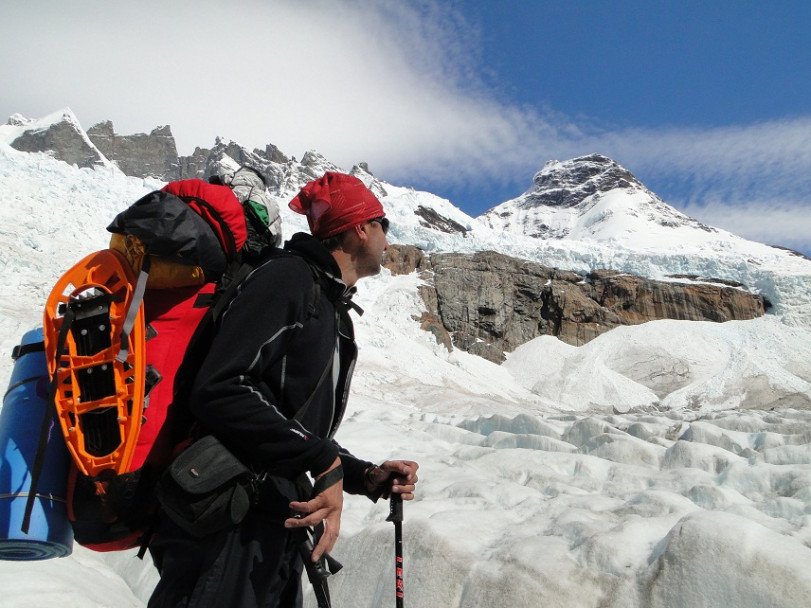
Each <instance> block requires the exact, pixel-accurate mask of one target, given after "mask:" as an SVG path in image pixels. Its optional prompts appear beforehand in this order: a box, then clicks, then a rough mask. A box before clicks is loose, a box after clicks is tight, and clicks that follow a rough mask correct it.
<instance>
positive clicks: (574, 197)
mask: <svg viewBox="0 0 811 608" xmlns="http://www.w3.org/2000/svg"><path fill="white" fill-rule="evenodd" d="M532 181H533V183H534V187H533V188H532V189H531V190H529V191H528V192H526V193H525V195H529V194H532V196H527V198H526V199H525V200H524V204H525V205H539V204H542V205H548V206H550V207H575V206H577V205H579V204H580V203H582V202H583V200H584V199H585V198H587V197H589V196H591V195H593V194H595V193H596V192H609V191H610V190H614V189H615V188H624V189H632V188H644V186H642V184H641V183H639V181H638V180H637V179H636V178H635V177H634V176H633V174H632V173H631V172H630V171H628V170H627V169H625V168H624V167H622V166H621V165H619V164H618V163H617V162H615V161H614V160H612V159H610V158H608V157H607V156H603V155H602V154H591V155H589V156H581V157H578V158H573V159H571V160H567V161H558V160H550V161H548V162H547V163H546V164H545V165H544V167H543V169H541V170H540V171H538V172H537V173H536V174H535V177H534V178H533V180H532Z"/></svg>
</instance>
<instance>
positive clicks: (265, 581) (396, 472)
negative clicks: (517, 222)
mask: <svg viewBox="0 0 811 608" xmlns="http://www.w3.org/2000/svg"><path fill="white" fill-rule="evenodd" d="M290 208H291V209H292V210H293V211H295V212H297V213H300V214H303V215H306V217H307V221H308V224H309V226H310V231H311V233H312V236H310V235H307V234H304V233H298V234H296V235H294V236H293V238H292V239H291V240H290V241H289V242H288V243H286V245H285V250H286V251H287V253H286V254H281V255H273V256H270V257H269V259H268V261H266V262H265V263H264V264H262V265H261V266H259V267H258V268H257V269H256V270H254V271H253V272H252V273H251V274H250V275H249V276H248V277H247V278H246V279H245V281H244V282H243V283H242V285H241V286H240V290H239V292H238V294H237V296H236V297H235V298H234V300H233V301H232V302H231V303H230V304H229V306H228V309H227V311H226V312H225V313H224V314H223V316H222V317H221V321H220V326H219V328H218V331H217V335H216V337H215V339H214V342H213V344H212V346H211V349H210V352H209V354H208V355H207V357H206V359H205V361H204V363H203V364H202V366H201V368H200V370H199V372H198V374H197V377H196V380H195V386H194V388H193V391H192V395H191V408H192V412H193V413H194V415H195V417H196V418H197V420H199V422H200V423H201V425H202V426H203V427H204V428H205V429H207V430H208V431H209V432H212V433H214V434H215V435H216V436H217V437H218V438H219V439H220V441H222V443H223V444H225V445H226V446H227V447H228V448H229V449H230V450H231V451H233V452H234V453H235V454H236V455H237V456H239V457H240V459H241V460H242V461H243V462H245V463H246V464H248V465H249V466H250V467H251V468H252V469H253V470H254V471H261V472H263V473H267V474H268V476H269V477H268V480H267V481H266V482H264V483H262V484H261V486H260V487H259V491H258V496H257V499H256V501H255V504H254V505H253V506H252V507H251V509H250V511H249V512H248V515H247V516H246V517H245V519H244V520H243V521H242V522H241V523H240V524H239V525H238V526H236V527H234V528H229V529H228V530H226V531H225V532H222V533H215V534H213V535H211V536H209V537H206V538H203V539H196V538H193V537H190V536H188V535H186V534H184V533H183V532H182V531H180V530H179V529H178V528H177V527H175V526H174V525H173V524H171V522H168V521H162V522H161V523H160V524H159V527H158V530H157V533H156V537H155V539H154V540H153V542H152V544H151V546H150V551H151V552H152V555H153V559H154V561H155V564H156V566H157V567H158V570H159V572H160V574H161V580H160V582H159V584H158V586H157V587H156V589H155V592H154V593H153V595H152V598H151V599H150V602H149V606H150V608H159V607H160V608H163V607H168V606H172V607H175V606H188V607H195V608H199V607H212V608H215V607H216V608H223V607H228V608H258V607H261V608H275V607H277V606H278V607H297V606H301V601H302V600H301V597H302V594H301V571H302V561H301V558H300V556H299V551H300V546H301V540H302V530H301V528H307V527H312V526H316V525H319V524H321V523H322V522H323V529H324V531H323V534H322V535H321V537H320V540H319V541H318V543H317V545H316V546H315V548H314V550H313V551H312V554H311V556H310V557H309V559H312V560H313V561H314V562H316V561H317V560H319V558H321V556H322V555H323V554H324V553H325V552H328V551H329V550H331V549H332V547H333V545H334V544H335V541H336V539H337V538H338V533H339V531H340V522H341V509H342V506H343V492H344V491H346V492H349V493H353V494H365V495H367V496H369V497H370V498H372V499H373V500H377V498H379V497H380V496H381V495H384V496H386V495H388V494H390V493H392V492H393V493H397V494H400V495H401V496H402V497H403V498H404V499H406V500H410V499H412V498H413V497H414V494H413V492H414V484H416V482H417V468H418V465H417V464H416V463H415V462H412V461H407V460H396V461H386V462H384V463H383V464H381V465H380V466H375V465H373V464H372V463H370V462H367V461H364V460H360V459H358V458H356V457H354V456H352V455H351V454H350V453H349V452H347V451H346V450H344V449H343V448H341V447H340V446H339V445H338V444H337V443H336V442H335V441H334V440H333V439H332V436H333V435H334V433H335V431H336V430H337V428H338V425H339V424H340V422H341V418H342V416H343V414H344V408H345V407H346V399H347V394H348V391H349V384H350V379H351V376H352V370H353V368H354V364H355V359H356V355H357V347H356V345H355V341H354V333H353V326H352V320H351V318H350V317H349V314H348V313H349V309H350V308H352V307H355V305H354V304H353V303H352V302H351V300H350V298H351V296H352V294H353V293H354V285H355V283H356V282H357V281H358V280H359V279H362V278H364V277H368V276H372V275H375V274H377V273H379V272H380V265H381V259H382V256H383V253H384V252H385V251H386V248H387V247H388V244H387V242H386V232H387V230H388V220H387V219H386V217H385V213H384V211H383V207H382V205H381V204H380V201H379V200H378V199H377V198H376V197H375V196H374V194H372V192H371V191H369V190H368V189H367V188H366V187H365V186H364V185H363V183H362V182H361V181H360V180H359V179H357V178H355V177H352V176H349V175H344V174H341V173H327V174H325V175H324V176H323V177H321V178H319V179H317V180H315V181H313V182H310V183H309V184H307V185H306V186H305V187H304V188H302V190H301V192H299V194H298V195H297V196H296V197H295V198H294V199H293V200H292V201H291V202H290ZM304 473H309V474H310V475H311V476H312V477H313V478H314V479H315V481H316V484H315V485H316V491H317V493H316V495H315V496H312V497H309V496H307V495H306V493H305V492H303V491H302V489H301V485H302V484H301V479H302V474H304ZM297 480H298V481H297ZM325 486H326V487H325Z"/></svg>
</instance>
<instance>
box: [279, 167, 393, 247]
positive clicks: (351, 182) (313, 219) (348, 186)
mask: <svg viewBox="0 0 811 608" xmlns="http://www.w3.org/2000/svg"><path fill="white" fill-rule="evenodd" d="M288 206H289V207H290V208H291V209H292V210H293V211H295V212H296V213H300V214H301V215H306V216H307V223H308V224H309V225H310V232H312V234H313V236H314V237H316V238H318V239H325V238H327V237H330V236H332V235H334V234H338V233H339V232H343V231H344V230H349V229H350V228H352V227H354V226H358V225H360V224H362V223H363V222H367V221H369V220H371V219H374V218H376V217H383V216H384V215H386V213H385V212H384V211H383V205H381V204H380V201H379V200H377V197H376V196H375V195H374V194H372V192H371V191H370V190H369V189H368V188H367V187H366V186H364V185H363V182H362V181H360V180H359V179H358V178H357V177H353V176H351V175H346V174H344V173H331V172H328V173H325V174H324V175H323V176H322V177H319V178H318V179H316V180H314V181H311V182H310V183H308V184H307V185H306V186H304V187H303V188H302V189H301V191H300V192H299V193H298V194H297V195H296V197H295V198H294V199H293V200H292V201H290V203H289V205H288Z"/></svg>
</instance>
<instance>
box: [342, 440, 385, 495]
mask: <svg viewBox="0 0 811 608" xmlns="http://www.w3.org/2000/svg"><path fill="white" fill-rule="evenodd" d="M333 442H334V443H335V445H336V447H337V448H338V450H339V455H340V457H341V466H342V467H343V469H344V492H346V493H347V494H360V495H361V496H366V497H368V498H371V499H372V500H374V501H375V502H377V500H376V497H375V496H374V495H373V494H371V493H369V491H368V490H367V489H366V478H365V476H364V474H365V473H366V468H367V467H371V466H374V463H371V462H369V461H368V460H362V459H360V458H358V457H357V456H354V455H353V454H351V453H350V452H349V450H347V449H346V448H343V447H341V446H340V445H338V443H337V442H335V441H334V440H333Z"/></svg>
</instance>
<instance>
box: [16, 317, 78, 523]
mask: <svg viewBox="0 0 811 608" xmlns="http://www.w3.org/2000/svg"><path fill="white" fill-rule="evenodd" d="M75 316H76V313H75V312H74V311H73V309H72V308H71V307H70V306H68V307H67V309H66V310H65V315H64V317H62V327H60V328H59V337H58V338H57V341H56V356H57V357H59V356H61V354H62V351H63V350H64V348H65V343H66V342H67V339H68V332H69V331H70V326H71V325H72V324H73V318H74V317H75ZM56 389H57V374H56V372H54V375H53V377H52V378H51V385H50V387H49V388H48V401H47V403H46V405H45V408H44V409H43V414H42V424H41V425H40V427H39V440H38V441H37V454H36V456H35V457H34V465H33V467H31V485H30V487H29V488H28V498H27V500H26V501H25V512H24V513H23V522H22V525H21V526H20V530H22V532H23V534H28V528H29V527H30V525H31V513H32V512H33V511H34V501H35V500H36V498H37V486H38V485H39V478H40V476H41V475H42V468H43V467H44V466H45V450H46V448H47V445H48V435H49V431H50V430H51V423H52V421H53V413H54V409H55V407H56V406H55V400H56Z"/></svg>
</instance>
